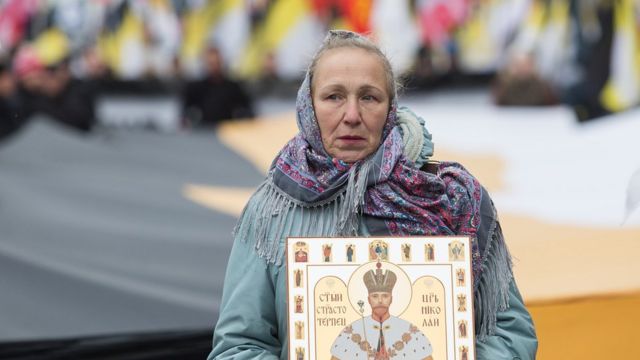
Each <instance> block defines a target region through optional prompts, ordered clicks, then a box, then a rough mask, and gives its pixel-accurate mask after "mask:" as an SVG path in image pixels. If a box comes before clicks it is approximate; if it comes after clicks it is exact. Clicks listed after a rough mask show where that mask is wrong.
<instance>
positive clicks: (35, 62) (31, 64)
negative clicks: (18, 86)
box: [13, 45, 44, 78]
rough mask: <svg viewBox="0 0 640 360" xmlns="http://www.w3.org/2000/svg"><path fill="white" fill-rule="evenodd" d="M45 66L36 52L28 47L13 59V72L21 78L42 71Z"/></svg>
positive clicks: (25, 46) (23, 48)
mask: <svg viewBox="0 0 640 360" xmlns="http://www.w3.org/2000/svg"><path fill="white" fill-rule="evenodd" d="M43 69H44V65H43V63H42V61H41V60H40V59H39V58H38V54H37V53H36V50H35V49H34V48H33V47H31V46H28V45H24V46H22V47H21V48H20V49H19V50H18V52H17V54H16V56H15V58H14V59H13V71H14V72H15V73H16V75H17V76H18V77H19V78H23V77H25V76H27V75H29V74H32V73H34V72H38V71H42V70H43Z"/></svg>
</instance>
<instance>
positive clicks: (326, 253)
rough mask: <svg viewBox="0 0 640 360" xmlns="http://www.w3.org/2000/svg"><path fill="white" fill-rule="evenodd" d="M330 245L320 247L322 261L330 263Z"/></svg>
mask: <svg viewBox="0 0 640 360" xmlns="http://www.w3.org/2000/svg"><path fill="white" fill-rule="evenodd" d="M331 246H332V245H331V244H324V245H322V261H324V262H331Z"/></svg>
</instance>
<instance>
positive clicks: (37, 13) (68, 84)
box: [0, 0, 640, 133]
mask: <svg viewBox="0 0 640 360" xmlns="http://www.w3.org/2000/svg"><path fill="white" fill-rule="evenodd" d="M289 2H290V3H289ZM293 3H295V4H297V5H296V6H292V5H293ZM381 13H382V14H384V16H380V14H381ZM505 14H509V16H504V15H505ZM639 14H640V4H639V3H638V2H637V1H634V0H615V1H614V0H581V1H578V0H568V1H565V0H500V1H493V2H482V1H473V0H456V1H450V0H447V1H444V0H442V1H440V0H436V1H406V2H403V1H400V2H398V1H392V2H389V1H385V0H378V1H373V0H367V1H360V0H358V1H356V0H353V1H351V0H350V1H334V0H309V1H302V0H300V1H283V0H253V1H206V0H198V1H195V0H103V1H95V2H94V1H92V2H87V1H82V0H77V1H76V0H71V1H38V0H0V112H1V114H2V119H3V121H2V123H1V124H0V131H1V133H8V132H11V131H12V130H11V129H14V128H16V127H18V126H19V125H20V124H21V123H23V121H22V120H21V119H25V118H29V117H30V116H31V115H32V114H34V113H44V114H46V115H49V116H51V117H53V118H56V119H58V120H60V121H61V122H63V123H65V124H67V125H70V126H72V127H74V128H76V129H79V130H82V131H87V130H89V129H91V128H92V126H93V124H95V122H96V120H95V117H96V115H95V106H94V104H95V102H96V98H97V97H98V96H100V94H101V93H103V92H104V91H109V90H113V91H115V92H118V91H125V92H128V91H131V90H132V89H142V90H143V91H142V92H144V91H147V90H150V91H152V92H153V91H157V90H158V89H167V91H168V92H170V93H171V94H173V95H177V96H179V97H180V99H181V101H182V103H183V104H184V111H183V116H182V119H181V120H182V122H183V123H184V124H188V125H197V124H214V123H217V122H218V121H220V120H221V119H229V118H234V117H247V116H251V115H252V114H253V109H252V105H251V94H262V93H264V92H265V91H272V90H273V89H274V85H273V84H278V83H280V84H287V83H288V84H291V83H295V82H296V81H298V80H299V78H300V76H302V67H301V66H302V65H301V64H304V63H305V62H306V60H307V59H306V57H307V56H308V54H307V53H305V51H306V52H309V49H310V48H313V47H314V46H316V44H317V43H319V38H318V37H319V36H321V34H322V33H324V31H326V30H327V29H330V28H347V29H351V30H355V31H356V32H360V33H371V34H373V35H374V37H376V38H377V39H378V41H379V42H380V44H381V46H382V47H383V48H385V49H387V52H388V53H389V54H392V55H393V56H392V58H393V60H394V63H393V64H392V66H394V71H395V72H396V73H397V74H400V75H401V77H402V78H404V79H406V80H407V83H408V84H409V89H411V88H421V87H432V86H433V85H434V84H440V83H442V82H443V81H444V82H447V81H449V80H450V79H451V78H456V79H458V78H460V77H462V78H464V77H467V76H471V77H473V76H477V75H482V78H483V79H490V78H493V82H492V84H493V87H492V89H493V97H494V100H495V103H496V104H498V105H505V106H510V105H524V106H531V105H536V106H538V105H543V106H544V105H552V104H558V103H564V104H568V105H569V106H571V107H572V108H573V109H574V110H575V113H576V117H577V118H578V119H579V120H588V119H592V118H597V117H599V116H602V115H606V114H609V113H612V112H617V111H622V110H626V109H628V108H631V107H634V106H636V105H637V104H638V103H639V102H640V70H638V69H640V66H638V63H637V62H638V61H637V59H638V58H640V55H638V54H640V45H638V41H637V39H639V38H640V21H639V19H640V15H639ZM308 23H310V24H312V25H304V24H308ZM399 23H402V24H403V25H402V26H399V25H398V24H399ZM392 30H393V32H392ZM398 33H402V34H401V35H398ZM394 34H395V35H394ZM398 36H400V38H402V39H404V40H403V41H397V39H398ZM305 49H307V50H305ZM452 75H453V76H452ZM494 75H495V77H494ZM149 83H151V85H150V86H146V87H145V86H142V85H141V84H149ZM247 90H249V91H247ZM222 105H224V106H222Z"/></svg>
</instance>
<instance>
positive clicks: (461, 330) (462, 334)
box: [458, 320, 467, 338]
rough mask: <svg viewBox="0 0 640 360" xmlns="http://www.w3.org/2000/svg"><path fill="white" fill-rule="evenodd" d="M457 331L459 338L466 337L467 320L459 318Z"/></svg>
mask: <svg viewBox="0 0 640 360" xmlns="http://www.w3.org/2000/svg"><path fill="white" fill-rule="evenodd" d="M458 333H459V334H460V337H461V338H466V337H467V322H466V321H464V320H460V322H459V323H458Z"/></svg>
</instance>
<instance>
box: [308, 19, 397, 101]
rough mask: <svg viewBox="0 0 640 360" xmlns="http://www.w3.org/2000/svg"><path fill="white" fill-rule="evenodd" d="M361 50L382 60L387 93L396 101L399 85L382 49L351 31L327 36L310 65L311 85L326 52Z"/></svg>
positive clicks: (330, 33)
mask: <svg viewBox="0 0 640 360" xmlns="http://www.w3.org/2000/svg"><path fill="white" fill-rule="evenodd" d="M343 47H346V48H359V49H363V50H365V51H367V52H369V53H371V54H373V55H375V56H377V57H378V59H380V62H381V63H382V67H383V68H384V72H385V78H386V81H387V92H388V93H389V97H390V99H394V98H395V97H396V94H397V90H398V87H399V86H398V83H397V82H396V79H395V77H394V75H393V69H392V68H391V63H390V62H389V59H388V58H387V56H386V55H385V54H384V53H383V52H382V50H380V48H379V47H378V46H377V45H376V44H374V43H373V42H372V41H371V40H369V39H368V38H366V37H364V36H362V35H360V34H358V33H355V32H351V31H346V30H330V31H329V33H328V34H327V36H326V37H325V38H324V41H323V42H322V45H321V46H320V48H319V49H318V51H316V53H315V55H313V58H312V59H311V65H309V76H310V80H311V83H312V84H313V74H314V73H315V70H316V67H317V66H318V61H319V60H320V58H321V57H322V55H324V53H325V52H327V51H329V50H332V49H337V48H343Z"/></svg>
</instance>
